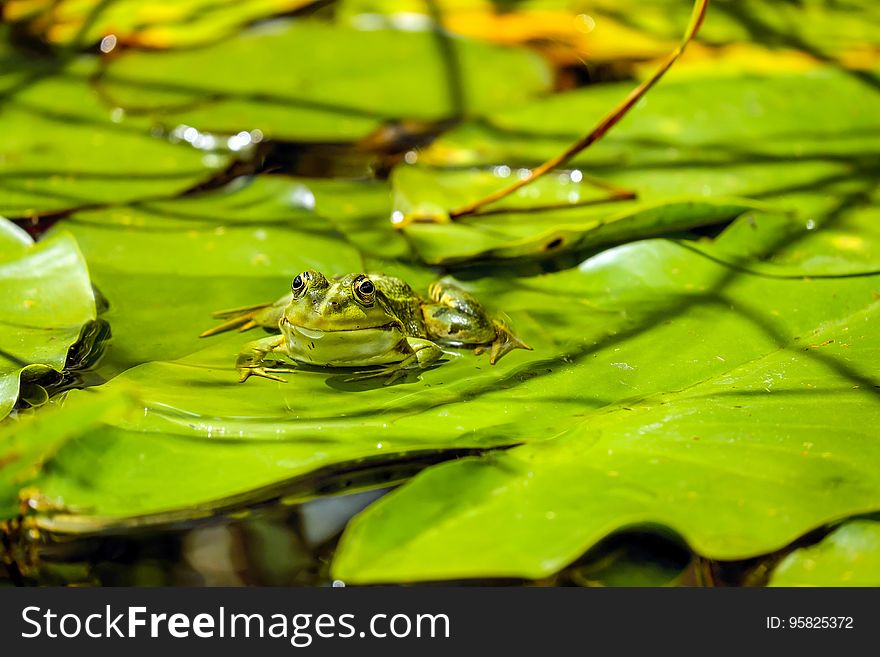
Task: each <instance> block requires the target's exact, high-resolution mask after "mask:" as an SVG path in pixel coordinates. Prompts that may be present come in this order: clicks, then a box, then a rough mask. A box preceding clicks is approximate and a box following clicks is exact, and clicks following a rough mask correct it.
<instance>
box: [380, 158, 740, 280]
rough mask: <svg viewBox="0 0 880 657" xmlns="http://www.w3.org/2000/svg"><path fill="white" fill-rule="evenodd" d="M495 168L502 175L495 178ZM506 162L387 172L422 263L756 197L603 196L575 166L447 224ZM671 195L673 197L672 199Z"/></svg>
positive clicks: (523, 253) (520, 249) (554, 247)
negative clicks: (483, 167) (488, 167)
mask: <svg viewBox="0 0 880 657" xmlns="http://www.w3.org/2000/svg"><path fill="white" fill-rule="evenodd" d="M499 169H501V173H502V174H503V175H501V176H499V173H498V170H499ZM511 175H512V174H511V171H510V168H509V167H496V168H495V169H494V171H461V172H459V171H452V172H442V171H432V170H423V169H419V168H417V167H405V168H399V169H397V170H396V171H395V176H394V181H393V185H394V190H395V212H396V213H397V214H396V216H395V219H398V220H401V221H405V220H406V219H407V218H416V222H415V223H412V224H410V225H408V226H406V228H404V229H403V230H404V231H405V233H406V236H407V238H408V239H409V241H410V243H411V244H412V246H413V248H414V249H415V250H416V252H417V253H418V254H419V256H420V257H421V258H422V260H424V261H425V262H426V263H428V264H435V265H436V264H457V263H461V262H468V261H474V260H506V259H524V258H541V257H550V256H555V255H557V254H559V253H562V252H565V251H583V250H585V249H594V250H596V249H598V248H600V247H604V246H610V245H613V244H616V243H621V242H626V241H629V240H633V239H639V238H645V237H651V236H654V235H662V234H670V233H675V232H677V231H684V230H688V229H691V228H696V227H699V226H706V225H711V224H715V223H721V222H724V221H729V220H731V219H734V218H735V217H737V216H739V215H741V214H743V213H744V212H746V211H747V210H751V209H755V207H756V205H757V204H756V203H754V202H750V201H748V200H745V199H712V198H705V197H692V198H678V199H675V198H674V197H671V198H670V199H669V200H668V201H667V202H665V203H660V202H654V203H642V202H638V201H627V202H610V201H605V202H603V201H602V199H603V198H607V197H608V194H609V192H608V191H607V190H602V189H597V188H596V186H595V185H591V184H590V183H588V182H584V181H583V180H582V173H581V172H580V171H579V170H575V171H564V172H560V173H558V174H556V175H548V176H544V177H543V178H539V179H538V180H536V181H535V183H533V184H530V185H528V186H526V187H523V188H521V189H520V190H519V191H518V192H517V193H516V194H514V195H513V196H511V197H508V198H505V199H502V200H501V201H499V202H498V203H496V204H493V205H490V206H488V208H487V211H484V212H481V213H480V214H476V215H470V216H466V217H462V218H460V219H456V220H455V221H454V222H450V220H449V219H448V217H447V218H446V220H445V222H440V223H434V222H430V221H428V222H419V221H418V218H419V217H434V218H442V217H443V215H444V214H447V213H448V211H449V209H452V208H458V207H461V206H462V205H464V204H466V203H468V202H469V201H470V200H473V199H475V198H480V197H481V196H483V195H485V194H488V193H489V192H492V191H495V190H497V189H500V188H502V187H504V186H505V185H507V184H509V180H508V178H510V176H511ZM673 199H674V200H673Z"/></svg>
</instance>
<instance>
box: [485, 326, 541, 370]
mask: <svg viewBox="0 0 880 657" xmlns="http://www.w3.org/2000/svg"><path fill="white" fill-rule="evenodd" d="M492 325H493V326H494V327H495V340H493V341H492V344H491V345H490V346H489V364H491V365H494V364H495V363H497V362H498V361H499V360H501V357H502V356H504V354H506V353H508V352H511V351H513V350H514V349H526V350H528V351H531V350H532V348H531V347H530V346H529V345H527V344H526V343H525V342H523V341H522V339H520V338H519V337H517V336H516V335H515V334H514V333H513V332H512V331H511V330H510V329H509V328H507V325H506V324H504V323H503V322H499V321H498V320H497V319H493V320H492ZM480 351H482V348H481V349H480Z"/></svg>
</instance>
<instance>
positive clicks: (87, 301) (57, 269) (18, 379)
mask: <svg viewBox="0 0 880 657" xmlns="http://www.w3.org/2000/svg"><path fill="white" fill-rule="evenodd" d="M0 225H2V226H3V227H2V229H0V316H2V320H0V419H2V418H5V417H6V416H7V415H8V414H9V412H10V411H11V410H12V408H13V406H14V405H15V403H16V401H17V400H18V399H19V397H20V396H21V397H23V398H24V399H25V401H28V402H29V403H30V404H31V405H34V406H36V405H39V404H41V403H43V402H44V401H45V400H46V399H47V398H48V392H47V391H46V390H45V386H46V385H49V384H51V383H57V379H58V378H59V376H58V375H59V373H60V372H61V371H62V370H63V369H64V367H65V364H66V363H67V361H68V353H69V351H70V349H71V347H72V346H73V345H74V344H76V343H77V342H78V340H79V338H80V335H81V333H82V332H83V327H84V326H85V325H86V324H88V323H89V322H91V321H92V320H94V319H95V298H94V295H93V294H92V287H91V284H90V282H89V273H88V269H87V268H86V264H85V261H84V260H83V257H82V254H81V253H80V251H79V249H78V248H77V245H76V241H75V240H74V239H73V237H71V236H70V235H69V234H67V233H63V232H62V233H59V234H57V235H55V236H54V237H53V238H52V239H47V240H43V241H41V242H39V243H38V244H36V245H34V244H33V243H32V242H31V240H30V238H29V237H27V235H26V234H24V233H23V232H21V231H19V230H18V229H16V228H15V227H14V226H12V225H11V224H10V223H9V222H8V221H6V220H5V219H0Z"/></svg>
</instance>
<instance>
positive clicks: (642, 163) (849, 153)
mask: <svg viewBox="0 0 880 657" xmlns="http://www.w3.org/2000/svg"><path fill="white" fill-rule="evenodd" d="M630 86H631V85H629V84H627V85H618V84H612V85H601V86H593V87H590V88H587V89H584V90H582V91H578V92H573V93H568V94H563V95H559V96H555V97H553V98H549V99H546V100H541V101H538V102H534V103H531V104H529V105H527V106H523V107H522V108H521V109H516V110H511V111H509V112H505V113H502V114H498V115H495V116H492V117H491V118H490V119H489V120H484V121H480V122H472V123H468V124H464V125H463V126H461V127H459V128H456V129H454V130H452V131H450V132H448V133H446V134H444V135H443V136H441V137H440V138H439V139H438V140H436V141H435V142H434V143H433V144H432V145H431V146H430V147H429V148H427V149H426V150H425V151H423V152H421V153H420V155H419V162H420V163H422V164H433V165H436V166H447V167H450V166H455V167H461V166H484V167H489V166H491V167H504V168H505V170H513V171H516V170H517V169H518V168H528V167H532V166H535V165H537V164H538V163H540V162H542V161H544V160H545V159H547V158H549V157H552V156H554V155H556V154H557V153H559V152H560V151H561V150H563V149H564V148H565V147H566V146H567V145H568V144H570V143H571V142H572V141H574V140H575V139H577V138H578V137H579V136H580V135H581V133H582V132H583V130H584V126H588V125H592V124H593V123H595V121H596V120H598V118H599V117H601V116H602V115H603V114H604V113H605V112H606V111H607V110H608V108H609V107H612V106H613V105H614V104H615V103H616V102H617V101H618V100H619V99H620V98H621V97H622V96H623V95H624V94H625V93H626V92H628V91H629V89H630ZM817 99H821V100H819V101H818V102H817ZM877 117H880V94H874V93H869V92H867V91H866V90H865V87H864V86H863V85H862V83H861V82H859V81H858V80H857V79H856V78H855V77H853V76H849V75H846V74H845V73H842V72H840V71H835V70H831V69H826V70H821V71H816V72H814V73H811V74H810V75H807V76H803V75H802V76H794V75H773V76H764V77H743V78H740V79H724V78H718V79H704V80H700V81H693V80H688V81H681V80H679V81H675V80H669V81H667V82H664V83H663V84H661V85H659V86H658V87H657V88H655V89H653V90H652V91H651V93H650V95H649V96H648V97H647V98H646V99H645V100H644V102H642V103H640V104H639V105H637V106H636V107H635V108H634V109H633V110H632V112H631V113H630V115H628V116H627V117H626V118H625V119H623V121H622V122H621V123H620V124H619V125H617V126H616V127H615V129H614V130H613V131H612V132H611V133H609V134H608V135H607V136H606V137H604V138H603V139H602V140H601V141H599V142H598V143H596V144H594V145H593V146H591V147H590V149H588V150H587V151H586V152H585V153H582V154H581V155H579V156H577V158H575V162H574V166H576V167H579V169H577V170H580V169H583V175H584V177H586V176H587V175H589V176H592V177H593V178H599V179H601V180H603V181H605V182H606V184H610V185H613V186H615V187H617V188H624V189H629V190H632V191H634V192H636V193H637V194H638V200H639V201H640V202H644V203H648V204H659V203H665V202H667V201H670V200H674V199H676V198H682V197H692V196H693V197H703V198H705V199H706V200H710V199H724V198H728V197H747V198H751V199H754V200H755V201H758V202H761V203H766V204H769V206H772V207H774V208H776V209H777V210H778V211H780V212H784V213H786V214H789V215H790V217H789V221H792V220H794V221H793V222H792V227H793V228H794V229H795V231H796V232H800V231H801V230H802V227H803V226H808V227H812V228H816V227H819V226H820V225H823V224H824V223H828V224H833V226H830V225H829V228H832V229H833V230H840V231H842V232H844V233H849V232H850V231H848V230H847V228H846V224H857V225H859V226H863V227H868V226H870V225H871V224H872V223H875V222H874V221H873V219H872V217H873V216H875V213H876V210H873V209H872V205H873V203H872V201H874V199H875V198H876V189H875V188H876V185H875V184H874V182H875V180H876V178H877V173H878V170H880V168H878V167H880V164H878V161H877V157H876V152H877V148H878V147H880V119H878V118H877ZM435 175H436V176H438V178H439V175H440V174H435ZM448 175H450V176H451V177H453V179H454V176H456V175H460V174H453V173H450V174H448ZM527 189H528V187H526V188H524V190H527ZM420 191H422V190H420ZM422 193H424V192H422ZM456 194H461V195H467V196H469V198H468V201H473V200H476V199H477V198H479V197H480V190H479V189H474V190H469V189H468V188H467V187H466V186H463V187H461V188H459V189H458V190H456ZM606 207H607V208H608V211H610V212H614V207H613V204H612V205H608V206H606ZM451 209H453V208H447V210H451ZM594 210H595V208H591V209H590V212H593V211H594ZM566 212H569V213H571V214H572V216H574V213H576V212H579V211H578V210H567V211H566ZM495 221H497V222H498V223H504V224H505V226H504V227H503V228H501V230H502V231H511V230H516V231H522V232H523V233H524V232H525V231H527V230H529V225H530V223H531V222H534V223H535V224H536V225H535V226H534V227H533V228H532V230H533V235H534V236H535V237H537V236H538V235H541V234H543V233H545V232H546V231H547V228H546V227H545V226H544V225H542V224H541V219H540V217H539V216H535V217H532V216H528V217H517V218H516V220H515V221H514V220H513V219H508V218H507V217H503V218H496V219H493V218H492V217H483V218H476V217H470V218H468V220H467V222H464V221H462V223H467V224H473V225H474V226H475V228H476V227H478V226H485V227H486V233H489V231H490V230H492V231H493V232H495V230H496V229H497V228H498V226H496V225H494V223H493V222H495ZM511 224H513V225H515V227H511V226H510V225H511ZM414 228H416V230H421V231H423V232H426V233H429V234H430V235H431V237H432V240H434V241H439V240H440V239H442V236H443V234H444V233H445V232H448V233H449V238H450V239H449V242H450V243H451V244H448V245H446V247H445V252H444V255H443V257H444V258H445V259H446V260H450V259H453V258H454V257H455V256H456V251H457V252H458V253H457V255H458V256H459V257H461V258H464V257H465V256H470V257H473V256H474V252H475V249H473V248H471V246H470V244H467V243H464V242H462V239H461V238H462V234H461V233H462V231H461V229H460V228H458V227H456V226H455V225H454V224H449V225H445V226H441V227H439V228H436V227H428V229H423V228H422V227H414ZM868 230H869V231H871V232H869V234H867V235H864V236H863V237H864V239H863V240H862V243H861V247H860V249H859V248H856V249H855V250H853V249H850V250H852V251H853V255H855V256H860V259H861V260H862V265H858V266H867V267H869V268H870V266H871V265H870V263H871V262H872V261H874V260H876V258H874V256H873V255H870V252H871V251H872V247H870V246H869V245H870V243H871V240H870V235H871V234H873V231H875V229H874V228H869V229H868ZM468 235H470V236H471V239H477V238H478V237H479V238H481V239H482V240H486V239H488V238H487V237H486V236H480V234H479V231H478V230H477V229H475V230H472V231H468ZM824 235H825V236H826V238H827V239H828V240H833V239H835V238H834V234H833V233H832V232H827V233H824ZM508 239H509V238H508ZM501 241H502V240H500V239H499V240H498V242H501ZM851 245H852V244H850V246H851ZM489 246H490V245H486V246H485V247H484V248H489ZM495 246H497V244H495ZM827 252H828V256H829V257H833V252H834V249H827ZM862 254H863V255H862ZM803 255H804V254H803V253H801V254H795V253H791V252H790V250H789V249H788V248H787V247H785V245H780V246H779V248H778V249H777V250H776V251H775V252H774V253H773V254H772V258H773V259H774V260H777V261H779V262H781V263H782V262H792V261H800V260H802V257H803ZM768 257H771V254H768ZM817 263H818V261H817ZM847 263H849V264H848V265H847V266H855V265H854V263H855V260H854V259H846V257H844V258H843V259H838V263H837V265H836V266H838V267H840V266H844V265H846V264H847ZM827 264H828V261H827V260H826V262H825V265H827ZM823 266H824V265H823Z"/></svg>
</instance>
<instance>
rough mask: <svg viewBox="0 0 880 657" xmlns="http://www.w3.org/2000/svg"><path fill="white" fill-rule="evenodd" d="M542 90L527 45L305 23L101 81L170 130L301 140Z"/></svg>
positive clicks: (545, 81) (163, 56) (154, 59)
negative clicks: (190, 128)
mask: <svg viewBox="0 0 880 657" xmlns="http://www.w3.org/2000/svg"><path fill="white" fill-rule="evenodd" d="M548 86H549V73H548V70H547V67H546V65H545V64H544V63H543V62H542V60H541V59H540V58H539V57H537V56H536V55H533V54H532V53H529V52H528V51H525V50H516V49H512V48H502V47H498V46H490V45H487V44H484V43H480V42H477V41H470V40H466V39H459V38H451V37H448V36H445V35H440V34H433V33H430V32H400V31H392V30H376V31H358V30H351V29H346V28H339V27H333V26H329V25H326V24H323V23H319V22H308V21H302V22H292V23H289V24H282V25H277V26H274V27H273V28H272V29H263V30H253V31H251V32H246V33H243V34H240V35H238V36H236V37H233V38H230V39H227V40H225V41H223V42H222V43H219V44H216V45H214V46H208V47H203V48H197V49H192V50H186V51H180V52H130V53H125V54H123V55H122V56H120V57H119V58H117V59H114V60H113V61H112V62H111V63H110V64H109V65H108V67H107V69H106V71H105V72H104V74H103V75H102V77H101V80H100V87H101V88H102V90H103V92H104V93H105V94H107V95H108V96H109V97H110V98H112V99H113V102H114V103H116V104H118V105H119V106H121V107H123V108H125V109H126V110H136V111H137V112H141V113H142V112H149V113H150V114H151V116H153V117H154V118H155V119H157V120H161V121H162V122H164V123H166V124H168V125H171V126H174V125H177V124H188V125H191V126H196V127H197V128H198V129H199V130H206V131H209V132H216V133H223V134H235V133H238V132H239V131H241V130H253V129H259V130H261V131H262V132H263V133H264V134H265V135H266V136H268V137H270V138H274V139H286V140H300V141H302V140H308V141H324V140H326V141H348V140H357V139H360V138H362V137H365V136H367V134H368V133H370V132H371V131H372V130H374V129H376V128H378V127H380V126H381V125H382V124H383V123H385V122H388V121H391V120H397V119H412V120H419V121H440V120H443V119H448V118H452V117H458V116H461V115H469V116H474V115H479V114H484V113H486V112H487V111H489V110H493V109H498V108H502V107H509V106H511V105H514V104H517V103H521V102H522V101H524V100H526V99H528V98H530V97H532V96H534V95H535V94H537V93H540V92H543V91H546V90H547V88H548Z"/></svg>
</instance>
